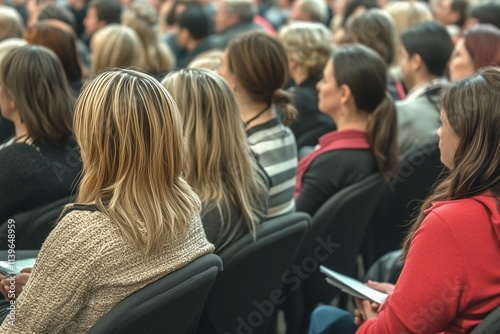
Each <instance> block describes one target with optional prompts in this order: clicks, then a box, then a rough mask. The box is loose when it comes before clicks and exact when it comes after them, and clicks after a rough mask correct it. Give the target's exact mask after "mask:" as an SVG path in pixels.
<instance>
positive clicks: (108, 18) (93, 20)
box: [83, 0, 122, 37]
mask: <svg viewBox="0 0 500 334" xmlns="http://www.w3.org/2000/svg"><path fill="white" fill-rule="evenodd" d="M121 15H122V7H121V5H120V2H119V1H117V0H92V1H91V2H90V3H89V6H88V8H87V15H86V16H85V20H83V25H84V26H85V33H86V34H87V35H88V36H89V37H91V36H92V35H93V34H95V33H96V32H97V31H98V30H100V29H102V28H104V27H105V26H107V25H108V24H112V23H118V24H119V23H120V20H121Z"/></svg>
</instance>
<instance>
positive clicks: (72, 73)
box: [25, 20, 86, 94]
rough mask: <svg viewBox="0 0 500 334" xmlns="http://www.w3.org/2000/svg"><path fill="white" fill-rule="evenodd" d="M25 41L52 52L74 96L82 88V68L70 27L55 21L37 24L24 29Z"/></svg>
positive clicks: (74, 35) (75, 38) (74, 37)
mask: <svg viewBox="0 0 500 334" xmlns="http://www.w3.org/2000/svg"><path fill="white" fill-rule="evenodd" d="M25 39H26V41H28V43H30V44H37V45H42V46H45V47H47V48H49V49H51V50H52V51H54V52H55V54H56V55H57V57H58V58H59V60H60V61H61V64H62V66H63V69H64V73H65V74H66V78H67V80H68V83H69V84H70V86H71V88H72V89H73V91H74V92H75V94H76V93H77V92H78V91H79V90H80V88H82V85H83V80H82V79H83V77H84V67H83V64H82V62H81V60H80V56H79V54H78V51H77V48H76V43H77V37H76V34H75V32H74V30H73V29H72V28H71V27H70V26H68V25H67V24H65V23H63V22H61V21H57V20H45V21H41V22H37V23H35V24H33V25H31V26H30V27H28V29H26V34H25ZM85 72H86V71H85Z"/></svg>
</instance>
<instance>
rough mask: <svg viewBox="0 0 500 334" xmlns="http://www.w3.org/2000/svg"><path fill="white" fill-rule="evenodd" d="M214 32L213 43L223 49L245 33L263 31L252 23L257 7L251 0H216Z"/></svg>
mask: <svg viewBox="0 0 500 334" xmlns="http://www.w3.org/2000/svg"><path fill="white" fill-rule="evenodd" d="M216 8H217V10H216V14H215V18H214V21H215V31H216V32H217V34H216V35H215V36H213V39H212V41H213V43H214V46H216V47H217V48H219V49H225V48H226V46H227V44H228V43H229V42H230V41H231V40H232V39H233V38H236V37H238V36H240V35H242V34H244V33H246V32H249V31H254V30H264V28H263V27H262V26H260V25H257V24H255V23H254V22H253V19H254V17H255V15H256V14H257V7H256V6H255V4H254V2H253V0H218V1H217V2H216Z"/></svg>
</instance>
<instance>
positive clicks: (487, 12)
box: [464, 2, 500, 29]
mask: <svg viewBox="0 0 500 334" xmlns="http://www.w3.org/2000/svg"><path fill="white" fill-rule="evenodd" d="M476 24H492V25H494V26H495V27H497V28H499V29H500V3H495V2H487V3H482V4H478V5H476V6H473V7H472V8H470V9H469V12H468V14H467V21H466V22H465V24H464V28H466V29H467V28H470V27H472V26H475V25H476Z"/></svg>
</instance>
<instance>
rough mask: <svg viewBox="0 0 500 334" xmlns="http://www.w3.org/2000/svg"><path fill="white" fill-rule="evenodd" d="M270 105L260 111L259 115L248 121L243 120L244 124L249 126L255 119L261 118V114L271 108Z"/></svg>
mask: <svg viewBox="0 0 500 334" xmlns="http://www.w3.org/2000/svg"><path fill="white" fill-rule="evenodd" d="M269 107H270V106H269V105H268V106H266V107H265V108H264V109H263V110H261V111H259V113H258V114H257V115H255V116H254V117H252V118H250V119H249V120H248V121H246V122H243V124H244V125H245V128H246V127H248V126H249V125H250V123H252V122H253V121H255V120H256V119H257V118H259V117H260V116H262V114H263V113H265V112H266V111H267V110H268V109H269Z"/></svg>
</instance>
